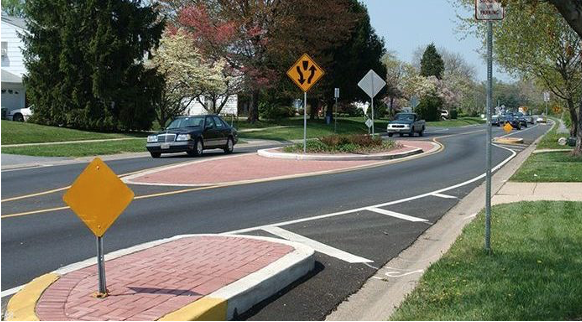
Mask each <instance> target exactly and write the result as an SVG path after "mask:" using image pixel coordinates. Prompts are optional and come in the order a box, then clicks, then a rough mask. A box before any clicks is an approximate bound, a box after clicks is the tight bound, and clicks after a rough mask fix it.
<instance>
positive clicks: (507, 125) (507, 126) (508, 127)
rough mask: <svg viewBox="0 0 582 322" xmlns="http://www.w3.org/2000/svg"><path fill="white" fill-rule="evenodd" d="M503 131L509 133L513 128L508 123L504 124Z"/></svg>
mask: <svg viewBox="0 0 582 322" xmlns="http://www.w3.org/2000/svg"><path fill="white" fill-rule="evenodd" d="M503 129H504V130H505V132H507V133H509V132H511V131H512V130H513V126H511V124H509V123H505V125H504V126H503Z"/></svg>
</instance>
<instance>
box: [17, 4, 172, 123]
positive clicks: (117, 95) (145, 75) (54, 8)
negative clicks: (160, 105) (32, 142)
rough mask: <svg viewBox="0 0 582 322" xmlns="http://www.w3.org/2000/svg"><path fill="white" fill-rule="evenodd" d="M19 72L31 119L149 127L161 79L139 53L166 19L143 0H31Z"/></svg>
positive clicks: (152, 42)
mask: <svg viewBox="0 0 582 322" xmlns="http://www.w3.org/2000/svg"><path fill="white" fill-rule="evenodd" d="M25 13H26V17H27V18H26V19H27V25H28V31H29V33H28V34H26V35H24V37H23V38H24V42H25V44H26V46H25V47H26V49H25V52H24V57H25V65H26V67H27V69H28V75H27V76H26V77H25V78H24V82H25V84H26V86H27V94H28V98H29V100H30V102H31V104H32V105H34V115H33V120H34V121H36V122H38V123H42V124H48V125H64V126H69V127H74V128H82V129H92V130H148V129H149V128H150V127H151V124H152V121H153V119H154V118H155V110H154V102H155V101H156V99H158V97H159V95H160V88H161V85H162V84H163V80H162V79H161V78H160V76H159V75H158V74H157V72H156V71H155V70H147V69H146V68H144V66H143V61H144V59H145V57H146V54H147V53H148V51H149V50H150V49H151V48H153V47H156V46H157V44H158V41H159V39H160V36H161V33H162V30H163V25H164V24H163V21H162V20H161V19H160V18H159V17H158V14H157V12H156V11H155V10H154V8H152V7H151V6H147V5H143V4H142V1H141V0H105V1H103V0H67V1H54V0H28V1H26V2H25Z"/></svg>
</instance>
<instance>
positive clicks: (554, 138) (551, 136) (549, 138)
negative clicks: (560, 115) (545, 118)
mask: <svg viewBox="0 0 582 322" xmlns="http://www.w3.org/2000/svg"><path fill="white" fill-rule="evenodd" d="M552 119H553V120H554V122H555V125H554V127H553V128H552V130H551V131H550V132H548V133H547V134H546V135H545V136H544V138H543V139H542V140H541V141H540V143H539V144H538V146H537V149H538V150H539V149H568V148H570V147H569V146H562V145H559V144H558V139H559V138H561V137H566V138H567V137H568V136H569V135H568V134H565V133H561V134H558V125H559V123H558V120H557V119H555V118H552Z"/></svg>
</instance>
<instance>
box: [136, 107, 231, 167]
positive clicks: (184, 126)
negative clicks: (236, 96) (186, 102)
mask: <svg viewBox="0 0 582 322" xmlns="http://www.w3.org/2000/svg"><path fill="white" fill-rule="evenodd" d="M237 142H238V133H237V131H236V129H234V128H233V127H231V126H230V125H228V123H226V122H225V121H224V120H223V119H222V118H221V117H220V116H218V115H202V116H183V117H178V118H176V119H174V120H173V121H172V122H171V123H170V125H168V127H167V128H165V129H164V130H163V131H161V132H159V133H156V134H153V135H150V136H148V138H147V144H146V148H147V150H148V151H149V152H150V154H151V156H152V157H153V158H159V157H160V156H161V155H162V153H176V152H186V153H188V155H191V156H200V155H202V154H203V153H204V150H208V149H223V150H224V152H225V153H232V152H233V150H234V145H235V144H236V143H237Z"/></svg>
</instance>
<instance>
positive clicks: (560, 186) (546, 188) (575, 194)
mask: <svg viewBox="0 0 582 322" xmlns="http://www.w3.org/2000/svg"><path fill="white" fill-rule="evenodd" d="M540 200H551V201H582V182H539V183H534V182H507V183H505V184H504V185H503V187H502V188H501V189H500V190H499V192H497V194H496V195H495V196H493V200H492V203H493V204H494V205H499V204H504V203H511V202H520V201H540Z"/></svg>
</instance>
